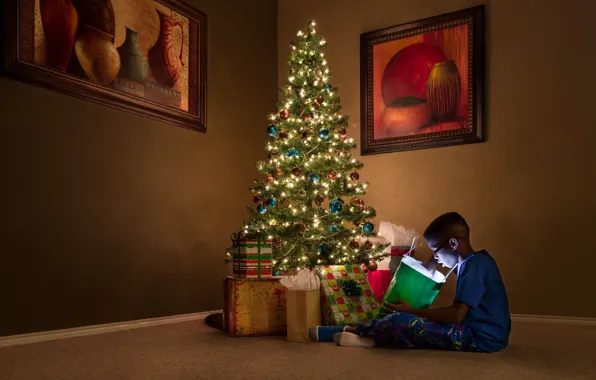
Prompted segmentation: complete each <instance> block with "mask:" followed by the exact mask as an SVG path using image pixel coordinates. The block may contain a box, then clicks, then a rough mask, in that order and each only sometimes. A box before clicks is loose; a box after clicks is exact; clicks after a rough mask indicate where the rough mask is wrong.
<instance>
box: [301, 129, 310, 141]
mask: <svg viewBox="0 0 596 380" xmlns="http://www.w3.org/2000/svg"><path fill="white" fill-rule="evenodd" d="M308 135H309V132H308V131H304V132H302V140H306V139H308Z"/></svg>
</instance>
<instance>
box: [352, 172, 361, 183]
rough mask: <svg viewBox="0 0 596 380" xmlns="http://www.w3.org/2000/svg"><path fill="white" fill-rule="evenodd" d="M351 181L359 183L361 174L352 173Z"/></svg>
mask: <svg viewBox="0 0 596 380" xmlns="http://www.w3.org/2000/svg"><path fill="white" fill-rule="evenodd" d="M350 179H351V180H352V181H358V180H359V179H360V174H358V172H352V173H350Z"/></svg>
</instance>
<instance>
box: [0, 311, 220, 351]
mask: <svg viewBox="0 0 596 380" xmlns="http://www.w3.org/2000/svg"><path fill="white" fill-rule="evenodd" d="M217 312H221V310H213V311H204V312H201V313H192V314H181V315H173V316H169V317H161V318H149V319H138V320H135V321H127V322H117V323H107V324H103V325H94V326H84V327H75V328H72V329H64V330H53V331H42V332H38V333H31V334H22V335H10V336H5V337H0V347H8V346H17V345H21V344H30V343H38V342H44V341H48V340H56V339H65V338H74V337H79V336H86V335H96V334H104V333H108V332H114V331H122V330H131V329H137V328H141V327H150V326H159V325H166V324H170V323H178V322H186V321H193V320H197V319H201V318H204V317H206V316H207V315H209V314H213V313H217Z"/></svg>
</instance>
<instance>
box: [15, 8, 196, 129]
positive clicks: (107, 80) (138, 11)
mask: <svg viewBox="0 0 596 380" xmlns="http://www.w3.org/2000/svg"><path fill="white" fill-rule="evenodd" d="M6 8H7V9H8V12H6V13H7V14H11V13H12V14H14V13H16V14H17V15H18V16H19V17H18V22H15V23H16V25H14V26H15V29H14V30H15V31H16V34H15V37H16V40H17V41H18V44H17V45H16V46H14V45H12V44H10V43H9V44H8V49H9V50H10V48H11V47H14V48H15V49H14V50H15V51H14V52H11V51H8V53H9V57H10V56H11V55H12V57H13V59H12V60H10V59H9V60H7V61H5V62H4V71H5V72H6V73H7V74H8V75H12V76H15V77H18V78H20V79H25V80H29V81H33V82H35V83H38V84H42V85H45V86H48V87H52V88H55V89H57V90H60V91H64V92H68V93H70V94H72V95H77V96H81V97H84V98H88V99H90V100H95V101H100V102H104V103H107V104H110V105H112V106H116V107H119V108H125V109H129V110H132V111H135V112H138V113H141V114H145V115H147V116H150V117H154V118H158V119H162V120H165V121H168V122H172V123H174V124H178V125H181V126H184V127H188V128H192V129H196V130H200V131H205V129H206V126H205V100H206V99H205V96H206V91H205V89H206V83H205V80H206V74H205V73H206V67H205V65H206V56H205V54H206V16H205V15H204V14H202V13H201V12H199V11H197V10H196V9H194V8H191V7H189V6H188V5H186V4H185V3H182V2H180V1H176V0H159V1H155V0H12V1H7V5H6ZM7 17H8V16H7ZM9 30H12V28H10V29H9ZM9 34H11V35H10V36H5V41H10V40H11V37H12V33H9ZM5 49H6V48H5ZM11 53H13V54H11Z"/></svg>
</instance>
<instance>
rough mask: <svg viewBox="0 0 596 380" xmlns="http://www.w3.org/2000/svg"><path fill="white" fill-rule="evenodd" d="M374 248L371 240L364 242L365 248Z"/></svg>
mask: <svg viewBox="0 0 596 380" xmlns="http://www.w3.org/2000/svg"><path fill="white" fill-rule="evenodd" d="M372 246H373V244H372V243H371V242H370V240H367V241H365V242H364V248H366V249H371V248H372Z"/></svg>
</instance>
